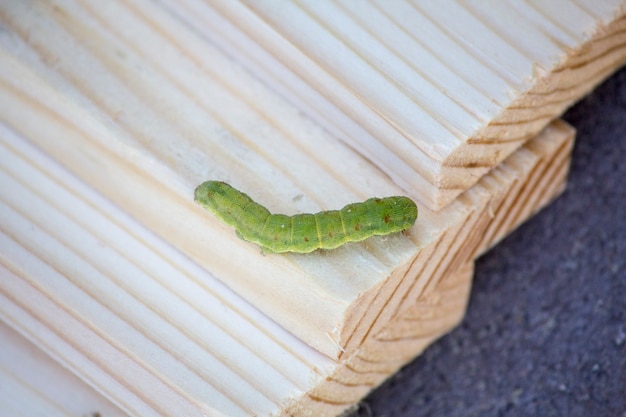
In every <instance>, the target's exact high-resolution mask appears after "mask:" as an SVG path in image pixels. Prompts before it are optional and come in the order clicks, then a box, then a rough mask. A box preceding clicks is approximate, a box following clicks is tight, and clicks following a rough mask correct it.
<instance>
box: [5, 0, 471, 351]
mask: <svg viewBox="0 0 626 417" xmlns="http://www.w3.org/2000/svg"><path fill="white" fill-rule="evenodd" d="M33 4H34V5H35V6H34V7H29V3H28V2H15V3H9V4H5V5H3V7H2V8H1V9H0V12H1V16H2V19H3V20H2V21H3V24H4V25H5V27H6V28H7V30H6V31H4V32H2V33H1V34H0V36H1V37H0V41H1V44H0V60H1V62H2V66H1V67H0V88H1V89H2V93H3V94H0V107H1V108H2V112H1V113H0V118H2V119H3V120H4V121H5V122H6V123H7V124H8V125H9V126H10V127H11V128H13V129H15V130H16V131H17V132H19V133H20V134H22V135H23V136H25V137H27V138H29V140H31V141H33V142H34V143H36V144H37V145H38V146H40V147H41V148H42V149H43V150H45V151H46V152H48V153H49V154H50V155H52V156H53V157H54V158H56V159H57V160H58V161H60V162H61V163H62V164H63V165H65V166H67V167H68V168H69V169H70V170H71V171H72V172H74V173H75V174H76V175H78V176H79V177H80V178H82V179H83V180H84V181H86V182H87V183H88V184H90V185H91V186H93V187H94V188H96V189H97V190H98V191H99V192H100V193H102V194H103V195H105V196H106V197H107V198H108V199H110V200H111V201H112V202H114V203H115V204H117V205H118V206H120V207H122V208H123V210H125V211H127V212H128V213H130V214H131V215H132V216H133V217H135V218H136V219H138V220H139V221H140V222H141V223H142V224H144V225H145V226H147V227H148V228H149V229H150V230H152V231H154V232H155V233H156V234H157V235H159V236H161V237H162V238H164V239H166V240H167V241H168V242H170V243H171V244H172V245H173V246H174V247H176V248H178V249H179V250H181V251H182V252H183V253H185V254H186V255H188V256H190V257H191V258H192V259H194V260H195V261H196V262H198V263H199V264H200V265H202V266H203V267H205V268H206V269H207V270H208V271H210V272H211V273H212V274H214V275H215V276H216V277H217V278H218V279H221V280H222V281H223V282H225V283H226V284H227V285H228V286H229V287H230V288H232V289H234V290H235V291H236V292H237V293H238V294H240V295H242V296H243V297H245V298H246V299H247V300H248V301H249V302H251V303H252V304H254V305H255V306H256V307H258V308H259V309H260V310H262V311H263V312H264V313H265V314H268V315H269V316H270V317H271V318H272V319H273V320H276V321H277V322H278V323H280V324H281V325H282V326H284V327H285V328H287V329H288V330H290V331H291V332H293V333H294V334H295V335H296V336H298V337H299V338H301V339H302V340H304V341H306V342H307V343H309V344H311V345H312V346H314V347H315V348H316V349H318V350H320V351H321V352H324V353H325V354H327V355H329V356H330V357H337V356H338V355H339V354H340V353H341V352H342V351H343V350H344V349H345V348H346V347H347V343H348V342H347V336H346V335H351V334H353V330H354V329H356V328H358V327H359V324H358V323H359V322H360V321H361V320H362V319H361V318H362V317H363V316H364V315H365V311H362V310H361V306H365V305H367V303H368V302H369V301H368V300H367V297H370V295H369V294H371V292H370V291H371V290H375V289H377V288H381V286H382V285H383V284H384V283H385V282H386V280H387V278H388V277H389V276H390V274H391V272H392V271H400V270H401V269H402V266H403V265H406V263H407V262H408V261H409V260H410V259H411V258H412V257H413V256H415V253H416V251H418V249H419V248H422V247H426V246H427V245H428V243H429V242H434V241H435V240H436V239H437V236H438V235H439V234H440V233H442V232H443V231H444V230H446V229H447V228H449V227H453V225H455V224H460V223H459V222H461V221H462V219H464V216H465V215H466V213H467V211H470V210H474V209H475V208H473V207H472V204H473V203H472V202H469V203H464V202H463V201H461V200H459V201H457V202H456V203H455V204H452V205H449V206H448V207H447V208H446V210H447V211H441V212H440V213H442V214H440V215H435V213H434V212H432V211H429V210H428V209H427V208H425V207H420V210H421V211H420V219H419V220H418V222H417V226H416V227H415V228H414V229H413V230H412V231H411V232H410V233H409V234H408V236H409V239H406V238H404V237H403V236H393V237H390V238H374V239H371V240H369V241H367V242H365V243H363V244H358V245H349V246H346V247H344V248H341V249H339V250H336V251H331V252H320V253H316V254H314V255H313V256H301V255H286V256H272V255H267V256H264V255H262V254H261V252H260V250H259V249H258V248H257V247H256V246H254V245H251V244H247V243H243V242H241V241H240V240H239V239H238V238H237V237H236V235H235V234H234V233H233V231H232V230H231V229H229V228H227V227H225V226H224V225H222V224H221V223H220V222H219V221H217V220H216V219H215V218H213V217H212V216H210V215H209V214H207V213H206V212H204V211H203V210H201V209H200V208H199V207H198V206H197V205H195V204H194V203H193V202H192V201H191V198H192V195H193V189H194V188H195V186H196V185H197V184H199V183H200V182H202V181H203V180H206V179H208V178H215V179H223V180H227V181H229V182H231V183H232V184H233V185H234V186H236V187H238V188H240V189H242V190H244V191H246V192H248V193H249V194H250V195H251V196H252V197H253V198H255V199H256V200H257V201H260V202H262V203H263V204H265V205H267V206H268V207H269V208H270V210H271V211H273V212H284V213H287V214H292V213H294V212H307V211H308V212H311V211H317V210H320V209H329V208H338V207H341V206H343V205H344V204H346V203H348V202H354V201H359V200H363V199H365V198H367V197H370V196H372V195H377V196H385V195H394V194H401V193H402V190H401V189H400V188H399V187H398V186H397V185H396V184H395V183H393V182H392V181H391V179H390V178H389V177H388V176H387V175H386V174H385V173H384V172H382V171H380V170H379V169H377V168H376V167H375V166H374V165H372V164H371V163H369V162H368V161H367V160H365V159H364V158H362V157H361V156H360V155H359V154H358V153H357V152H355V151H353V150H352V149H351V148H348V147H346V146H344V145H343V144H342V143H341V142H338V141H337V140H336V139H335V138H333V137H332V136H330V135H328V134H327V133H326V132H325V131H324V130H322V129H321V128H319V127H318V126H316V125H315V124H313V123H311V122H310V120H308V119H307V118H306V117H304V116H303V115H301V114H299V113H298V112H297V110H295V109H294V108H293V107H291V106H290V105H288V103H286V102H285V101H283V100H282V99H281V98H279V97H278V96H277V95H275V94H274V93H272V91H270V90H268V89H267V88H265V87H264V86H263V85H261V84H260V83H258V82H257V81H256V80H255V79H254V78H252V77H251V76H250V75H249V74H248V73H246V72H245V71H244V70H243V69H242V68H241V67H239V66H238V65H236V64H235V63H234V62H232V61H230V60H229V59H228V58H227V57H226V56H224V55H223V54H222V53H221V52H220V51H219V50H217V49H216V48H215V47H213V46H212V45H211V44H210V43H207V42H206V40H205V39H202V38H198V37H196V36H195V32H192V31H191V30H190V29H189V28H188V27H186V26H183V25H181V24H180V21H179V20H177V19H175V18H174V17H173V16H172V15H171V14H169V13H168V12H167V11H166V10H163V9H161V8H159V7H156V6H154V5H153V4H152V3H143V2H141V0H138V3H134V2H124V1H120V2H113V1H112V2H107V3H106V6H105V5H101V6H98V8H97V9H95V8H92V6H91V4H90V3H89V2H84V3H74V2H70V1H69V0H68V1H61V0H59V3H58V6H57V7H55V6H53V3H51V2H34V3H33ZM33 120H36V121H37V122H36V123H33ZM411 196H412V197H415V196H414V195H411ZM460 243H461V242H458V244H460ZM242 259H245V260H246V261H245V262H242V261H241V260H242ZM355 263H358V265H359V269H358V270H355V268H353V265H354V264H355ZM398 276H399V275H398ZM357 307H358V308H357ZM369 314H374V315H375V314H376V312H375V311H370V313H369ZM363 328H367V326H365V327H363Z"/></svg>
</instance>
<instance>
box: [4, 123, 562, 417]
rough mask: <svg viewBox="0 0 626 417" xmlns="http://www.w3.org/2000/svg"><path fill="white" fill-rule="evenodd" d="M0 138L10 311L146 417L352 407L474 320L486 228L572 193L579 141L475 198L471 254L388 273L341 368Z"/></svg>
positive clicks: (526, 164)
mask: <svg viewBox="0 0 626 417" xmlns="http://www.w3.org/2000/svg"><path fill="white" fill-rule="evenodd" d="M0 133H1V134H0V144H1V152H0V162H1V163H0V167H1V169H0V186H1V188H2V190H4V192H3V193H2V194H1V201H0V216H2V218H3V219H4V220H5V222H3V223H2V232H1V233H0V248H2V250H1V251H0V259H1V264H2V265H3V266H2V267H0V275H1V279H0V296H1V297H2V298H1V300H0V314H1V315H2V318H3V320H5V321H7V322H9V323H11V325H12V326H14V327H16V328H19V329H20V332H22V333H24V334H26V335H28V338H29V339H30V340H32V341H33V342H34V343H36V344H37V346H40V347H42V348H43V349H45V350H46V352H48V353H49V354H51V355H54V356H55V357H56V358H58V359H59V360H60V361H62V363H63V365H64V366H66V367H68V368H70V369H72V371H73V372H75V373H77V374H78V375H79V376H80V377H81V378H83V379H85V380H88V381H90V384H92V385H93V386H95V387H96V388H97V389H98V390H99V391H100V392H102V393H104V394H105V395H106V396H107V397H108V398H110V399H111V400H113V401H114V402H115V403H116V404H117V405H118V406H120V407H121V408H122V409H124V410H126V411H127V412H128V413H130V414H131V415H141V416H151V415H179V414H181V413H185V414H186V415H211V416H219V415H228V416H246V415H270V414H273V415H277V414H280V413H282V414H284V415H320V416H321V415H335V414H336V413H338V412H340V411H341V410H343V409H345V408H346V407H348V406H349V405H351V404H352V403H353V402H355V401H357V400H358V399H359V398H361V397H362V396H363V395H365V394H366V393H367V392H368V391H369V390H370V389H372V388H373V387H375V386H376V385H377V384H379V383H380V382H382V380H384V379H385V378H387V377H388V376H389V375H390V374H391V373H392V372H394V371H395V370H396V369H398V368H399V367H400V366H402V364H404V363H406V361H408V360H409V359H410V358H412V357H414V356H415V355H417V354H418V353H419V352H421V350H422V349H424V348H425V347H426V346H427V345H428V344H429V343H430V342H432V340H434V339H435V338H437V337H438V336H440V335H441V334H442V333H444V332H446V331H448V330H449V329H450V328H451V327H452V326H454V325H455V323H457V322H458V321H459V320H460V319H461V317H462V315H463V311H464V308H465V304H466V302H467V295H468V290H469V285H470V282H471V281H470V275H471V274H470V272H471V265H472V264H471V260H472V259H473V257H474V256H476V255H477V253H480V251H482V250H484V248H485V247H487V246H488V245H489V243H490V242H486V241H485V237H486V236H487V234H486V233H483V232H484V231H485V230H496V232H492V235H493V236H501V235H502V234H503V233H504V231H503V230H502V228H507V227H514V226H515V225H516V224H517V223H518V222H520V221H523V220H524V218H525V216H528V215H530V214H531V213H532V212H534V211H535V210H537V209H538V207H539V206H534V207H530V206H529V204H536V205H543V204H546V203H547V201H549V200H550V199H551V198H553V197H554V196H555V195H556V194H558V192H559V191H560V190H561V188H562V186H563V183H564V180H565V176H566V172H567V166H568V164H567V162H568V155H569V149H570V146H571V143H572V135H571V130H569V129H568V128H565V127H564V126H561V128H555V129H554V130H553V132H552V133H553V134H552V135H550V137H547V138H538V139H536V140H535V142H531V143H529V144H528V145H526V147H525V148H524V149H522V150H520V151H518V152H517V153H515V154H514V155H512V156H511V157H510V158H509V159H508V160H507V161H506V162H505V163H504V165H503V166H501V167H498V168H497V169H496V170H494V171H493V172H492V173H491V174H489V175H488V176H487V177H485V178H483V180H481V182H480V183H479V184H478V185H477V186H476V187H474V188H473V189H472V190H470V191H468V194H471V195H469V196H467V200H469V201H472V200H478V201H482V203H483V205H482V206H480V205H478V206H476V207H478V208H477V209H476V211H474V214H471V213H472V211H471V210H469V209H468V212H467V213H466V214H467V217H466V223H467V224H468V225H469V226H468V227H467V228H464V227H462V226H458V227H456V228H455V229H453V230H451V231H450V234H455V235H456V236H449V237H448V238H449V239H452V241H456V240H457V239H458V242H465V243H466V245H464V244H461V243H459V245H458V246H459V250H457V251H456V252H454V253H451V256H450V258H447V257H444V258H443V259H441V262H436V265H433V264H431V263H429V262H428V261H427V260H419V259H416V260H414V261H413V263H412V264H411V265H407V266H408V267H410V268H408V270H409V272H408V273H407V274H405V276H404V277H403V279H402V280H399V281H397V280H396V281H394V279H393V278H391V279H389V280H387V284H388V285H386V288H387V289H383V290H381V291H379V292H376V293H373V294H372V296H371V297H368V298H370V299H371V300H372V302H371V303H370V306H369V307H370V308H371V309H372V310H374V309H375V308H377V309H378V310H379V311H380V312H381V313H380V316H379V317H376V318H375V319H374V320H372V319H371V318H370V317H368V316H367V315H365V316H363V318H362V320H360V321H359V322H358V323H357V325H356V329H355V330H354V331H353V333H354V338H353V339H351V340H350V341H349V342H350V343H349V344H348V347H349V349H347V350H346V351H345V353H344V354H343V355H342V357H341V358H339V359H337V360H330V359H329V358H328V357H326V356H324V355H322V354H320V353H319V352H317V351H315V350H313V349H311V348H310V347H308V346H307V345H306V344H305V343H303V342H302V341H301V340H298V339H296V338H295V337H294V336H293V335H291V334H290V333H288V332H287V331H285V330H284V329H283V328H281V327H279V326H277V325H276V324H275V323H274V322H272V321H271V320H269V319H268V318H267V317H266V316H264V315H263V314H261V313H260V312H259V311H257V310H255V309H254V308H253V307H252V306H250V305H249V304H247V302H246V301H244V300H243V299H241V298H240V297H238V296H236V295H235V294H233V293H232V292H231V291H230V290H228V289H227V288H226V287H225V286H223V285H221V284H220V283H219V282H217V281H216V280H215V279H214V278H213V277H211V276H210V275H209V274H207V272H206V271H204V270H202V269H201V268H200V267H199V266H198V265H196V264H195V263H193V262H191V261H190V259H188V258H187V257H185V256H184V255H183V254H182V253H180V252H178V251H177V250H175V249H174V248H173V247H171V246H170V245H169V244H168V243H166V242H164V241H162V240H160V239H158V238H157V237H156V236H154V235H153V234H152V233H151V232H150V231H148V230H146V229H145V228H143V227H142V226H141V225H140V224H139V223H137V222H136V221H134V220H133V219H132V218H130V217H128V216H127V215H126V214H125V213H123V212H122V211H121V210H119V209H118V208H116V207H115V206H114V205H112V204H111V203H110V202H108V201H107V200H106V199H104V198H102V196H100V195H98V194H97V193H95V192H94V191H93V190H91V189H90V188H89V187H87V186H86V185H85V184H84V183H82V182H81V181H80V180H78V179H77V178H75V177H73V176H72V175H71V174H70V173H69V172H68V171H67V170H66V169H65V168H63V167H61V166H59V165H58V164H56V163H54V162H53V161H52V160H51V159H50V157H48V156H47V155H45V154H43V153H42V152H41V151H39V150H37V149H36V148H34V147H33V146H32V145H30V144H29V143H27V142H26V141H25V140H24V139H23V138H20V137H19V136H16V135H15V134H14V133H13V132H11V131H10V130H7V129H3V130H1V131H0ZM532 146H536V148H535V149H532ZM473 190H476V191H475V192H472V191H473ZM520 206H523V207H520ZM510 213H513V214H510ZM463 234H468V236H467V237H466V238H464V237H463V236H462V235H463ZM441 241H442V242H445V239H444V238H442V239H441ZM442 244H443V243H442ZM433 249H434V248H433ZM434 252H436V250H424V252H423V254H424V256H427V255H429V254H430V255H433V253H434ZM420 253H421V252H420ZM433 256H435V255H433ZM429 257H430V256H429ZM455 267H456V270H457V271H459V272H455ZM405 269H407V268H405ZM424 269H431V270H433V272H430V273H425V272H424V271H423V270H424ZM392 286H395V287H392ZM409 287H412V288H409ZM402 293H404V294H405V299H404V300H400V299H399V298H398V297H399V296H400V295H401V294H402ZM385 297H386V298H385ZM411 298H413V299H411ZM400 301H402V302H400ZM403 302H404V304H405V305H404V308H401V307H403ZM381 303H383V304H385V308H381V306H380V305H378V306H377V304H381ZM364 326H369V328H368V329H367V334H364V333H363V328H364ZM359 333H361V334H359ZM287 405H289V407H287ZM285 407H287V408H285Z"/></svg>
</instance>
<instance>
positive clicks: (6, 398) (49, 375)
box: [0, 321, 127, 417]
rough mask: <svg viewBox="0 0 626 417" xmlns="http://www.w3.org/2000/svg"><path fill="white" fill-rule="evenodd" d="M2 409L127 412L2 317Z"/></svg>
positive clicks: (13, 412)
mask: <svg viewBox="0 0 626 417" xmlns="http://www.w3.org/2000/svg"><path fill="white" fill-rule="evenodd" d="M0 340H2V349H0V386H2V390H0V410H2V413H3V414H4V415H7V416H14V417H17V416H25V417H27V416H50V417H57V416H58V417H67V416H77V417H78V416H81V417H98V416H110V417H124V416H127V414H125V413H123V412H122V411H121V410H120V409H118V408H117V407H115V406H114V405H113V404H111V403H110V402H109V401H108V400H106V399H105V398H104V397H103V396H101V395H100V394H98V393H97V392H96V391H94V390H93V388H91V387H90V386H88V385H87V384H86V383H85V381H83V380H81V379H79V378H78V377H76V376H75V375H73V374H72V373H71V372H70V371H68V370H67V369H65V368H63V367H62V366H61V365H59V364H58V363H57V362H55V361H54V360H53V359H52V358H51V357H49V356H48V355H46V354H45V353H44V352H42V351H41V350H40V349H38V348H37V347H36V346H35V345H33V344H32V343H30V342H29V341H28V340H27V339H26V338H24V337H23V336H21V335H20V334H18V333H17V332H15V331H14V330H13V329H11V328H9V327H8V326H7V325H6V324H5V323H3V322H2V321H0Z"/></svg>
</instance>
